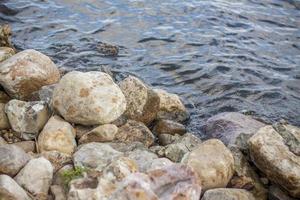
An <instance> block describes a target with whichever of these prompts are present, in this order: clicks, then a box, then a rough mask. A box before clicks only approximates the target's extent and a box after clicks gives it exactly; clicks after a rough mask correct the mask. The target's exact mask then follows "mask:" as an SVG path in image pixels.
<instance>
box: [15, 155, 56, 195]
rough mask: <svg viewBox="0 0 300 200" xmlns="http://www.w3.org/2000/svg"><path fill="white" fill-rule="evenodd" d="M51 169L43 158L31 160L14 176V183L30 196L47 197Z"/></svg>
mask: <svg viewBox="0 0 300 200" xmlns="http://www.w3.org/2000/svg"><path fill="white" fill-rule="evenodd" d="M52 178H53V167H52V165H51V163H50V162H49V161H48V160H47V159H45V158H43V157H40V158H34V159H31V160H30V161H29V162H28V163H27V164H26V165H25V167H24V168H23V169H21V171H20V172H19V173H18V174H17V176H15V178H14V179H15V181H16V182H17V183H18V184H19V185H21V186H22V187H23V188H25V189H26V190H27V191H29V192H30V193H31V194H32V195H34V196H37V195H47V194H48V190H49V187H50V185H51V183H52Z"/></svg>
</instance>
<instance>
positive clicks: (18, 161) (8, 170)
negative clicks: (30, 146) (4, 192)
mask: <svg viewBox="0 0 300 200" xmlns="http://www.w3.org/2000/svg"><path fill="white" fill-rule="evenodd" d="M29 159H30V157H29V156H28V155H27V154H26V153H25V152H24V150H23V149H21V148H20V147H17V146H15V145H10V144H6V145H1V146H0V173H1V174H7V175H9V176H14V175H16V174H17V173H18V172H19V170H20V169H21V168H22V167H23V166H24V165H25V164H26V163H27V162H28V161H29Z"/></svg>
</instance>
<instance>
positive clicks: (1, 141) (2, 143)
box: [0, 136, 7, 145]
mask: <svg viewBox="0 0 300 200" xmlns="http://www.w3.org/2000/svg"><path fill="white" fill-rule="evenodd" d="M4 144H7V142H6V141H5V140H4V139H3V137H1V136H0V145H4Z"/></svg>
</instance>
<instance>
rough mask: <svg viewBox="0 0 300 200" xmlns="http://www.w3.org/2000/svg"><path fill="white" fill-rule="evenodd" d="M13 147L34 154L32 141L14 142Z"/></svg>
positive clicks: (34, 148) (34, 147)
mask: <svg viewBox="0 0 300 200" xmlns="http://www.w3.org/2000/svg"><path fill="white" fill-rule="evenodd" d="M14 145H16V146H18V147H20V148H21V149H23V150H24V151H25V152H26V153H28V152H33V153H35V152H36V146H35V142H34V141H21V142H16V143H14Z"/></svg>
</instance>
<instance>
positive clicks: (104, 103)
mask: <svg viewBox="0 0 300 200" xmlns="http://www.w3.org/2000/svg"><path fill="white" fill-rule="evenodd" d="M52 101H53V107H54V108H55V109H56V110H57V111H58V112H59V113H60V114H61V115H62V116H63V117H64V118H65V119H66V120H67V121H69V122H73V123H77V124H81V125H100V124H107V123H110V122H112V121H114V120H116V119H117V118H118V117H120V116H121V115H122V114H123V112H124V111H125V109H126V99H125V97H124V95H123V93H122V91H121V90H120V88H119V87H118V86H117V85H116V84H115V83H114V82H113V80H112V78H111V77H110V76H109V75H108V74H105V73H102V72H85V73H84V72H77V71H73V72H69V73H67V74H66V75H64V76H63V77H62V79H61V80H60V82H59V83H58V84H57V86H56V87H55V89H54V92H53V99H52Z"/></svg>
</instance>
